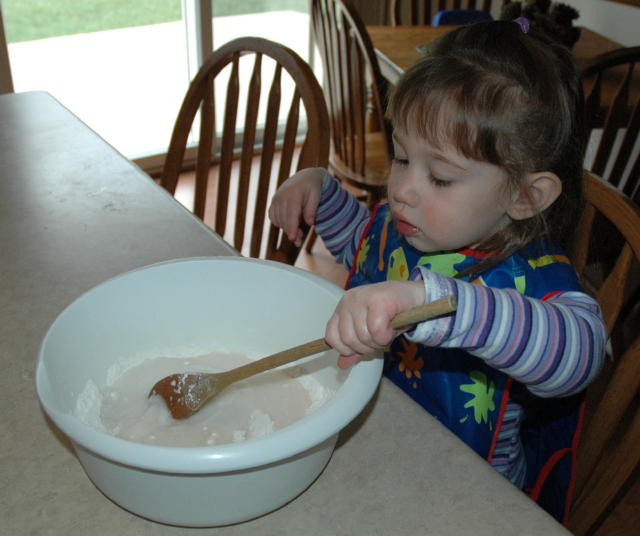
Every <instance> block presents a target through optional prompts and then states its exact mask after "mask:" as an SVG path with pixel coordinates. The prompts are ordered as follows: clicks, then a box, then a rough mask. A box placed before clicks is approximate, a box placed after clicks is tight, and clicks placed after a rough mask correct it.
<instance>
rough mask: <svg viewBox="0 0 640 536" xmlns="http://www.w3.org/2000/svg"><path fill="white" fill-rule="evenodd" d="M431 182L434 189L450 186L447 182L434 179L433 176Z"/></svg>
mask: <svg viewBox="0 0 640 536" xmlns="http://www.w3.org/2000/svg"><path fill="white" fill-rule="evenodd" d="M431 182H432V183H433V185H434V186H435V187H436V188H445V187H447V186H450V185H451V183H450V182H449V181H443V180H442V179H439V178H438V177H434V176H431Z"/></svg>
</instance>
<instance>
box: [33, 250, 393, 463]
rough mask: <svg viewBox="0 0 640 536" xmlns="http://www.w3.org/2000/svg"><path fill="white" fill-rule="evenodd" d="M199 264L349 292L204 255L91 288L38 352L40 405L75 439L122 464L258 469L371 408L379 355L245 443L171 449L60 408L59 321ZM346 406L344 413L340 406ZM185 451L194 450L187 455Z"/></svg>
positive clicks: (235, 259)
mask: <svg viewBox="0 0 640 536" xmlns="http://www.w3.org/2000/svg"><path fill="white" fill-rule="evenodd" d="M193 262H206V263H211V262H214V263H218V262H231V263H238V262H240V263H256V264H261V265H266V266H270V267H272V268H275V269H279V270H285V271H288V272H291V273H293V274H294V275H297V276H299V277H302V278H306V279H308V280H310V281H312V282H313V283H315V284H317V285H319V286H321V287H323V288H324V289H325V290H328V291H329V292H331V293H333V294H335V295H336V297H338V298H339V297H340V296H341V295H342V294H343V293H344V291H343V290H342V289H341V288H340V287H338V286H337V285H335V284H334V283H332V282H330V281H328V280H326V279H324V278H322V277H320V276H318V275H316V274H313V273H311V272H307V271H305V270H302V269H300V268H296V267H293V266H290V265H288V264H283V263H280V262H276V261H270V260H264V259H254V258H246V257H232V256H208V257H207V256H201V257H187V258H181V259H172V260H166V261H161V262H158V263H153V264H150V265H147V266H141V267H138V268H135V269H132V270H129V271H126V272H123V273H121V274H118V275H116V276H114V277H112V278H109V279H107V280H105V281H103V282H102V283H99V284H98V285H96V286H94V287H92V288H91V289H89V290H87V291H85V292H84V293H82V294H81V295H79V296H78V297H77V298H76V299H74V300H73V301H72V302H71V303H70V304H69V305H67V306H66V307H65V308H64V309H63V310H62V311H61V312H60V313H59V315H58V316H57V317H56V318H55V320H54V321H53V322H52V324H51V325H50V326H49V328H48V330H47V332H46V334H45V336H44V338H43V340H42V342H41V344H40V349H39V352H38V358H37V364H36V374H35V380H36V381H35V383H36V392H37V394H38V398H39V401H40V405H41V407H42V408H43V410H44V412H45V413H46V414H47V415H48V416H49V417H50V419H51V420H52V421H53V422H54V424H55V425H56V426H57V427H58V428H60V430H62V432H64V433H65V435H67V436H68V437H69V439H70V440H71V441H72V443H74V444H77V445H80V446H82V447H83V448H85V449H87V450H89V451H91V452H93V453H94V454H97V455H98V456H100V457H102V458H104V459H106V460H110V461H113V462H116V463H118V464H122V465H126V466H130V467H134V468H138V469H143V470H148V471H154V472H162V473H177V474H213V473H223V472H230V471H238V470H246V469H251V468H253V467H257V466H262V465H267V464H273V463H278V462H281V461H283V460H286V459H287V458H291V457H294V456H297V455H301V454H303V453H304V452H306V451H308V450H310V449H313V448H314V447H315V446H317V445H319V444H321V443H323V442H324V441H325V440H326V439H328V438H329V437H331V436H333V435H336V434H338V432H340V430H342V429H343V428H344V427H345V426H346V425H347V424H349V422H351V421H352V420H353V419H354V418H355V417H356V416H357V415H358V414H359V413H360V412H361V411H362V409H363V408H364V407H365V406H366V404H367V403H368V402H369V400H370V399H371V398H372V397H373V395H374V393H375V391H376V390H377V388H378V384H379V382H380V378H381V376H382V366H383V363H382V359H380V358H379V357H377V358H373V359H370V360H365V361H361V362H359V363H358V364H357V365H355V366H354V367H352V368H351V369H350V370H349V372H348V374H347V377H346V379H345V381H344V383H343V384H342V385H341V386H340V388H339V389H338V390H337V391H336V393H335V395H334V396H333V397H332V398H331V399H330V400H328V401H326V402H325V403H324V404H323V405H322V406H320V407H319V408H317V409H316V410H314V411H313V412H312V413H310V414H309V415H308V416H306V417H305V418H304V419H301V420H299V421H296V422H294V423H292V424H290V425H288V426H286V427H284V428H281V429H280V430H276V431H275V432H273V433H271V434H269V435H267V436H263V437H259V438H253V439H248V440H246V441H243V442H239V443H229V444H222V445H213V446H206V447H204V446H203V447H170V446H159V445H148V444H144V443H137V442H133V441H130V440H127V439H123V438H119V437H116V436H113V435H110V434H108V433H106V432H104V431H100V430H98V429H96V428H93V427H91V426H90V425H88V424H86V423H84V422H82V421H81V420H80V419H78V418H77V417H76V416H75V415H73V414H72V413H66V412H62V411H60V410H59V409H57V408H55V407H54V406H53V405H52V404H51V401H50V399H49V390H50V386H49V383H48V379H47V377H46V363H45V359H46V349H47V341H48V340H49V338H50V337H51V336H52V333H53V332H54V330H55V328H56V326H57V325H58V323H60V322H62V320H63V318H64V316H65V315H66V314H68V311H71V310H72V309H73V308H74V307H75V306H76V304H77V303H78V302H79V301H80V300H82V299H85V298H86V297H87V296H89V295H90V294H91V293H92V292H94V291H95V290H96V289H99V288H101V287H103V286H105V285H109V284H112V283H113V282H114V281H116V280H118V279H120V278H123V277H127V276H129V275H131V274H134V273H137V272H139V271H142V270H153V269H157V268H159V267H162V266H165V265H167V264H179V263H193ZM335 406H340V407H341V408H342V409H341V410H340V411H337V410H335V409H334V408H335ZM185 449H187V450H188V451H189V456H188V458H187V457H185Z"/></svg>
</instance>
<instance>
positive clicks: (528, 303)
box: [408, 268, 607, 398]
mask: <svg viewBox="0 0 640 536" xmlns="http://www.w3.org/2000/svg"><path fill="white" fill-rule="evenodd" d="M413 277H414V278H415V279H417V278H422V279H423V280H424V285H425V293H426V296H427V301H433V300H435V299H438V298H439V297H442V296H445V295H446V294H453V295H454V296H456V297H457V300H458V309H457V311H456V314H455V315H452V316H449V317H443V318H440V319H438V320H436V321H431V322H424V323H422V324H420V325H419V326H418V327H417V328H416V329H415V330H414V331H413V332H411V333H410V334H408V337H409V338H410V339H412V340H414V341H416V342H421V343H423V344H426V345H430V346H442V347H450V348H463V349H465V350H466V351H468V352H469V353H471V354H473V355H476V356H478V357H480V358H482V359H483V360H485V361H486V362H487V364H488V365H490V366H492V367H494V368H497V369H500V370H502V371H503V372H505V373H506V374H508V375H509V376H511V377H513V378H514V379H516V380H517V381H519V382H521V383H523V384H524V385H526V386H527V388H528V389H529V391H531V392H532V393H533V394H535V395H537V396H540V397H548V398H551V397H559V396H568V395H571V394H574V393H576V392H578V391H580V390H582V389H584V388H585V387H586V386H587V385H588V384H589V383H590V382H591V381H592V380H593V379H594V378H595V376H596V375H597V374H598V372H599V370H600V368H601V366H602V362H603V359H604V355H605V345H606V342H607V330H606V327H605V324H604V321H603V319H602V314H601V312H600V307H599V306H598V304H597V302H596V301H595V300H593V299H592V298H590V297H589V296H587V295H586V294H584V293H582V292H574V291H572V292H560V293H557V294H554V295H552V296H551V297H550V298H548V299H547V300H544V301H543V300H538V299H534V298H529V297H526V296H523V295H522V294H520V293H519V292H517V291H515V290H512V289H495V288H491V287H484V286H481V285H476V284H472V283H467V282H464V281H459V280H457V279H451V278H448V277H445V276H443V275H440V274H436V273H434V272H431V271H429V270H426V269H424V268H419V269H417V270H416V271H415V272H414V274H413Z"/></svg>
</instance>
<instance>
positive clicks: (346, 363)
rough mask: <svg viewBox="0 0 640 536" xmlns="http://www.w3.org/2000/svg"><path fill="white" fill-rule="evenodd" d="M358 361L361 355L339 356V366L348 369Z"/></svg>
mask: <svg viewBox="0 0 640 536" xmlns="http://www.w3.org/2000/svg"><path fill="white" fill-rule="evenodd" d="M358 361H360V356H359V355H353V354H352V355H341V356H339V357H338V367H339V368H341V369H348V368H351V367H353V365H355V364H356V363H357V362H358Z"/></svg>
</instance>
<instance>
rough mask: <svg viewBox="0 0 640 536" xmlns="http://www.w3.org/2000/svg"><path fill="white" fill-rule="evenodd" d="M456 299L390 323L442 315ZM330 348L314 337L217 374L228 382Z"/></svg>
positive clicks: (412, 311) (421, 308)
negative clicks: (308, 340)
mask: <svg viewBox="0 0 640 536" xmlns="http://www.w3.org/2000/svg"><path fill="white" fill-rule="evenodd" d="M455 309H456V299H455V297H454V296H447V297H445V298H441V299H439V300H436V301H433V302H430V303H425V304H424V305H420V306H418V307H414V308H413V309H409V310H408V311H404V312H402V313H399V314H397V315H396V316H394V317H393V319H392V321H391V325H392V326H393V327H394V328H396V329H397V328H403V327H407V326H411V325H413V324H417V323H418V322H424V321H425V320H429V319H430V318H434V317H436V316H440V315H444V314H447V313H450V312H452V311H455ZM329 349H331V347H330V346H329V345H328V344H327V341H325V340H324V339H316V340H314V341H310V342H306V343H304V344H301V345H299V346H294V347H293V348H288V349H287V350H283V351H282V352H278V353H276V354H272V355H270V356H267V357H263V358H262V359H258V360H257V361H252V362H251V363H247V364H246V365H243V366H241V367H238V368H235V369H233V370H230V371H228V372H223V373H220V374H218V376H222V375H224V376H225V380H226V381H228V382H229V383H231V382H236V381H239V380H243V379H245V378H249V377H250V376H253V375H254V374H258V373H260V372H264V371H266V370H269V369H272V368H276V367H279V366H281V365H286V364H287V363H291V362H292V361H296V360H298V359H302V358H303V357H307V356H310V355H314V354H318V353H320V352H324V351H326V350H329Z"/></svg>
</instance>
